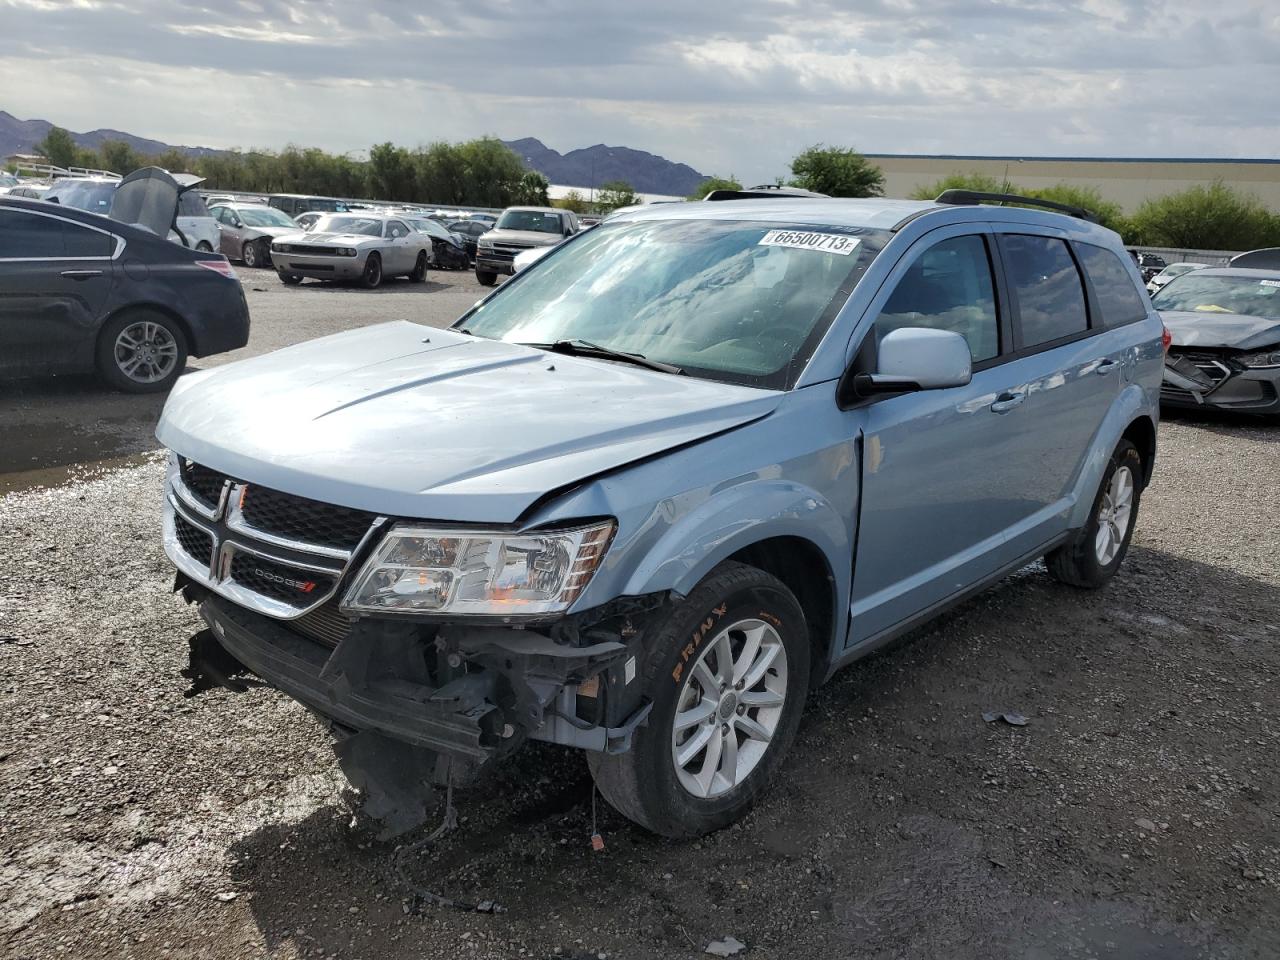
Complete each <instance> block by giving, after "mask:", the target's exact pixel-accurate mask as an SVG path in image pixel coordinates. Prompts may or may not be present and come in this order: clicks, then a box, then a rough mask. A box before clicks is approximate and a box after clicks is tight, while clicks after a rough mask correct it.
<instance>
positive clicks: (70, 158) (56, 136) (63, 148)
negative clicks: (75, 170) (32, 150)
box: [36, 127, 76, 167]
mask: <svg viewBox="0 0 1280 960" xmlns="http://www.w3.org/2000/svg"><path fill="white" fill-rule="evenodd" d="M36 153H38V154H40V156H42V157H44V158H45V159H46V160H48V161H49V162H50V163H52V164H53V165H54V166H56V167H72V166H75V163H76V142H75V140H73V139H71V134H70V133H69V132H68V131H66V130H63V129H62V127H51V128H50V129H49V132H48V133H47V134H45V138H44V139H43V140H41V141H40V142H39V143H37V144H36Z"/></svg>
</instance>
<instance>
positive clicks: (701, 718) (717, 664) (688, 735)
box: [671, 619, 787, 798]
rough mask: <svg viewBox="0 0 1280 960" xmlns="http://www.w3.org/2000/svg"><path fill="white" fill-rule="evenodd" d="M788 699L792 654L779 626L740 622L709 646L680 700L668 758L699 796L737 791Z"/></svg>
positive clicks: (686, 785) (686, 786)
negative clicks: (785, 643)
mask: <svg viewBox="0 0 1280 960" xmlns="http://www.w3.org/2000/svg"><path fill="white" fill-rule="evenodd" d="M786 698H787V651H786V648H785V647H784V646H783V643H782V638H781V637H780V636H779V635H778V632H777V630H775V629H774V627H773V626H772V625H771V624H769V623H766V622H765V621H763V620H754V619H749V620H741V621H739V622H737V623H735V624H733V625H732V626H729V627H727V628H725V629H724V630H722V631H720V633H719V634H717V635H716V636H715V638H714V639H713V640H712V641H711V642H710V643H708V644H707V645H706V646H705V647H704V649H703V651H702V654H701V655H700V656H699V657H698V659H697V661H695V663H694V665H693V668H692V669H691V670H690V671H689V673H688V675H687V676H686V678H685V682H684V686H683V687H682V688H681V690H680V695H679V697H678V698H677V700H676V714H675V718H674V720H673V722H672V730H671V758H672V760H673V762H674V763H675V769H676V776H677V777H678V779H679V781H680V785H681V786H682V787H684V789H685V790H687V791H688V792H689V793H691V794H693V795H694V796H696V797H703V798H711V797H716V796H719V795H721V794H723V793H726V792H728V791H729V790H732V789H733V788H734V787H735V786H737V785H738V784H739V783H741V782H742V781H743V780H745V779H746V778H747V777H748V776H749V775H750V774H751V772H752V771H753V770H754V769H755V768H756V766H757V765H758V764H759V763H760V761H761V759H763V757H764V755H765V753H766V752H767V751H768V749H769V744H770V743H771V742H772V740H773V736H774V734H775V733H776V732H777V730H778V725H779V723H780V722H781V720H782V708H783V705H784V704H785V703H786Z"/></svg>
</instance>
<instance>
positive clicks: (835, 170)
mask: <svg viewBox="0 0 1280 960" xmlns="http://www.w3.org/2000/svg"><path fill="white" fill-rule="evenodd" d="M791 185H792V186H793V187H800V188H802V189H804V190H813V191H816V192H817V193H825V194H827V195H828V196H832V197H878V196H880V195H881V193H883V192H884V174H883V173H881V172H880V168H879V167H877V166H876V165H875V164H873V163H871V162H869V161H868V160H867V158H866V157H864V156H863V155H862V154H860V153H858V151H856V150H854V149H852V148H851V147H828V146H825V145H823V144H821V143H819V144H815V145H814V146H812V147H810V148H809V149H808V150H805V151H803V152H802V153H800V154H798V155H797V156H796V158H795V159H794V160H792V161H791Z"/></svg>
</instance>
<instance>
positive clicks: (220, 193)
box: [198, 187, 505, 216]
mask: <svg viewBox="0 0 1280 960" xmlns="http://www.w3.org/2000/svg"><path fill="white" fill-rule="evenodd" d="M198 192H199V194H200V196H202V197H203V198H204V199H205V200H208V199H209V198H210V197H231V198H232V199H233V200H238V201H240V202H242V203H266V202H267V198H268V197H272V196H276V194H274V193H271V192H265V193H260V192H255V191H251V190H214V189H212V188H209V189H206V188H203V187H202V188H200V190H199V191H198ZM288 196H316V197H317V198H319V199H321V200H336V201H338V202H339V203H358V204H360V205H361V206H363V207H421V208H423V209H425V210H430V209H432V208H434V209H437V210H445V211H449V212H451V213H457V214H458V215H459V216H465V215H466V214H468V213H494V214H497V213H501V212H502V211H503V210H504V209H505V208H504V207H473V206H461V207H460V206H457V205H456V204H452V203H418V202H416V201H415V202H403V203H397V202H395V201H393V200H366V199H362V198H360V197H322V196H320V195H319V194H288Z"/></svg>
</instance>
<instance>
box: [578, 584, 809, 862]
mask: <svg viewBox="0 0 1280 960" xmlns="http://www.w3.org/2000/svg"><path fill="white" fill-rule="evenodd" d="M747 621H754V622H756V623H758V624H762V625H766V626H767V625H769V624H771V625H772V627H773V636H774V637H775V638H777V639H779V640H780V641H781V647H782V650H783V651H785V659H784V661H783V665H785V699H784V700H783V703H782V704H781V706H780V708H779V711H780V712H779V714H778V715H777V717H776V721H774V722H775V726H774V728H773V735H772V737H771V739H770V740H769V741H768V743H767V746H766V747H765V748H764V751H763V754H761V755H759V757H758V759H757V760H756V761H755V766H754V767H753V768H751V769H750V770H749V772H747V773H746V774H745V775H744V776H743V779H742V780H741V781H739V782H738V783H737V784H736V785H735V786H732V787H730V788H728V789H727V790H725V792H723V793H720V794H719V795H717V796H710V797H703V796H695V795H694V794H693V793H692V792H690V790H689V789H686V787H685V786H684V785H683V784H682V783H681V780H680V777H681V774H680V772H679V771H678V769H677V761H676V758H675V756H674V755H673V751H674V742H673V737H674V736H675V733H676V731H675V726H674V725H675V719H676V713H677V710H678V709H679V706H680V701H681V699H682V697H684V698H687V697H688V696H689V695H690V694H696V693H697V692H698V687H697V685H696V677H697V675H698V671H699V665H700V664H702V663H703V660H702V658H704V657H711V656H714V653H713V651H714V650H715V642H716V640H717V638H718V637H719V636H720V635H721V634H722V633H725V632H726V631H725V629H724V628H733V627H735V626H737V625H738V624H740V623H744V622H747ZM721 625H723V627H722V626H721ZM728 634H729V637H730V638H731V639H730V642H731V643H732V644H733V650H734V655H735V656H736V655H737V654H738V653H739V652H740V651H741V649H742V647H741V643H742V642H743V641H744V640H745V634H743V633H736V634H735V631H733V630H732V629H729V630H728ZM652 636H653V639H652V646H651V648H650V649H652V651H653V655H652V656H651V657H650V659H649V663H648V665H647V667H646V671H645V677H644V689H646V690H647V691H649V693H650V696H651V697H652V698H653V709H652V711H651V712H650V714H649V717H648V719H647V721H646V722H645V724H644V725H643V726H641V727H640V728H639V729H638V730H636V732H635V735H634V737H633V739H632V743H631V749H630V750H629V751H628V752H627V753H623V754H613V755H611V754H605V753H597V752H590V753H588V754H587V763H588V765H589V767H590V769H591V775H592V777H593V778H594V779H595V782H596V786H597V787H599V789H600V792H601V793H602V794H603V795H604V798H605V800H607V801H608V802H609V804H610V805H611V806H612V807H613V808H614V809H615V810H617V811H618V812H619V813H621V814H622V815H623V816H624V817H626V818H627V819H629V820H632V821H634V822H635V823H638V824H639V825H640V826H642V827H644V828H645V829H647V830H650V831H652V832H653V833H656V834H660V835H661V836H665V837H673V838H689V837H699V836H702V835H704V834H707V833H710V832H712V831H714V830H719V829H721V828H722V827H726V826H728V825H729V824H731V823H733V822H734V821H735V820H737V819H739V818H740V817H742V816H743V815H744V814H745V813H746V812H747V810H748V809H750V807H751V805H752V804H753V803H755V802H756V800H757V799H759V797H760V795H761V794H762V793H763V792H764V790H765V788H766V787H767V786H768V784H769V780H770V779H771V777H772V776H773V775H774V773H776V772H777V769H778V767H779V766H780V765H781V763H782V760H783V758H784V757H785V755H786V753H787V750H788V749H790V747H791V744H792V742H793V741H794V740H795V735H796V730H797V728H798V727H799V725H800V715H801V713H802V712H803V710H804V701H805V696H806V695H807V693H808V688H809V632H808V627H807V625H806V623H805V617H804V613H803V611H802V610H801V609H800V605H799V604H798V603H797V602H796V599H795V597H794V596H793V595H792V594H791V591H790V590H788V589H787V588H786V586H784V585H783V584H782V582H781V581H780V580H778V579H777V578H776V577H774V576H772V575H770V574H768V573H765V572H764V571H762V570H758V569H756V568H755V567H749V566H746V565H745V564H741V563H724V564H721V565H720V566H718V567H717V568H716V569H715V570H713V571H712V572H711V573H710V574H709V575H708V576H707V577H706V578H705V579H704V580H703V581H702V582H701V583H700V584H698V586H697V587H696V588H694V590H693V591H692V592H691V593H690V594H689V596H688V597H686V598H685V599H684V600H683V601H680V602H678V603H676V604H675V605H674V606H673V607H672V609H671V611H670V613H669V614H667V616H666V619H665V620H664V621H663V622H660V623H658V624H656V625H655V626H654V628H653V635H652ZM691 638H692V640H691ZM704 641H705V643H704ZM775 645H776V643H775ZM709 662H710V661H709V660H708V661H707V663H708V664H709ZM774 663H775V664H777V663H778V661H777V660H775V661H774ZM766 674H772V675H773V676H772V677H769V676H767V675H762V679H761V681H760V683H765V682H768V681H769V680H771V679H772V680H773V681H774V682H775V683H776V684H779V685H781V684H782V683H783V682H784V678H782V677H780V676H779V675H778V674H777V672H776V668H775V667H774V666H770V668H769V669H768V670H767V671H766ZM758 686H759V684H756V685H753V686H750V687H748V688H746V689H745V690H742V691H741V693H739V692H737V690H738V688H737V687H735V688H733V690H729V689H728V688H724V687H722V688H721V689H722V690H723V691H724V692H723V694H722V696H723V698H724V699H722V700H721V701H720V704H719V709H717V710H716V711H715V712H714V713H712V714H711V715H710V718H709V719H707V720H701V721H698V723H697V724H693V725H692V726H691V728H690V729H691V730H692V732H691V733H690V735H689V738H688V740H686V741H685V743H689V742H691V741H693V740H695V739H696V738H697V737H698V736H699V734H700V733H701V732H702V727H703V725H704V724H705V726H706V727H708V728H709V729H710V730H711V734H710V737H711V738H716V737H721V738H723V739H721V741H720V743H721V744H722V745H725V746H724V747H723V749H727V744H728V742H729V741H728V738H729V737H733V738H734V743H735V745H736V746H735V751H737V749H738V746H740V745H741V744H745V743H748V742H751V738H750V737H745V736H744V737H743V739H742V740H741V741H739V740H738V739H737V738H738V736H739V732H740V731H739V728H738V726H737V723H738V722H739V721H738V720H737V719H735V714H736V716H738V717H741V716H742V715H743V713H742V712H743V711H744V710H749V709H751V708H748V707H746V705H745V703H744V704H740V705H738V706H737V709H736V710H735V709H734V704H736V703H737V699H736V698H737V697H738V696H743V695H745V694H747V693H750V692H752V691H754V690H757V688H758ZM760 692H761V693H767V692H768V691H760ZM775 695H776V694H775ZM694 700H695V705H696V701H697V697H696V696H695V697H694ZM685 709H686V710H688V706H687V705H686V708H685ZM687 715H688V714H686V716H687ZM763 717H764V714H763V713H762V712H761V711H760V710H756V711H755V716H754V717H751V716H747V717H746V718H745V719H746V720H747V721H756V722H764V721H763ZM726 721H727V722H726ZM726 730H727V731H728V732H727V733H726V732H724V731H726ZM708 742H709V741H708ZM707 749H708V750H709V746H708V748H707ZM735 755H736V756H742V755H743V754H742V753H740V752H736V753H735ZM716 756H717V757H718V758H720V759H719V760H718V761H717V762H718V763H723V762H724V760H723V755H722V753H721V750H720V749H717V751H716ZM698 757H702V759H703V763H704V765H705V764H706V762H707V760H708V756H707V753H706V752H704V751H703V750H698V752H697V753H695V754H693V759H694V760H695V761H696V760H697V758H698ZM705 770H706V767H705V766H704V767H703V772H704V773H705ZM716 776H718V774H716V773H715V772H714V769H713V773H712V776H711V780H712V781H714V780H715V777H716Z"/></svg>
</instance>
